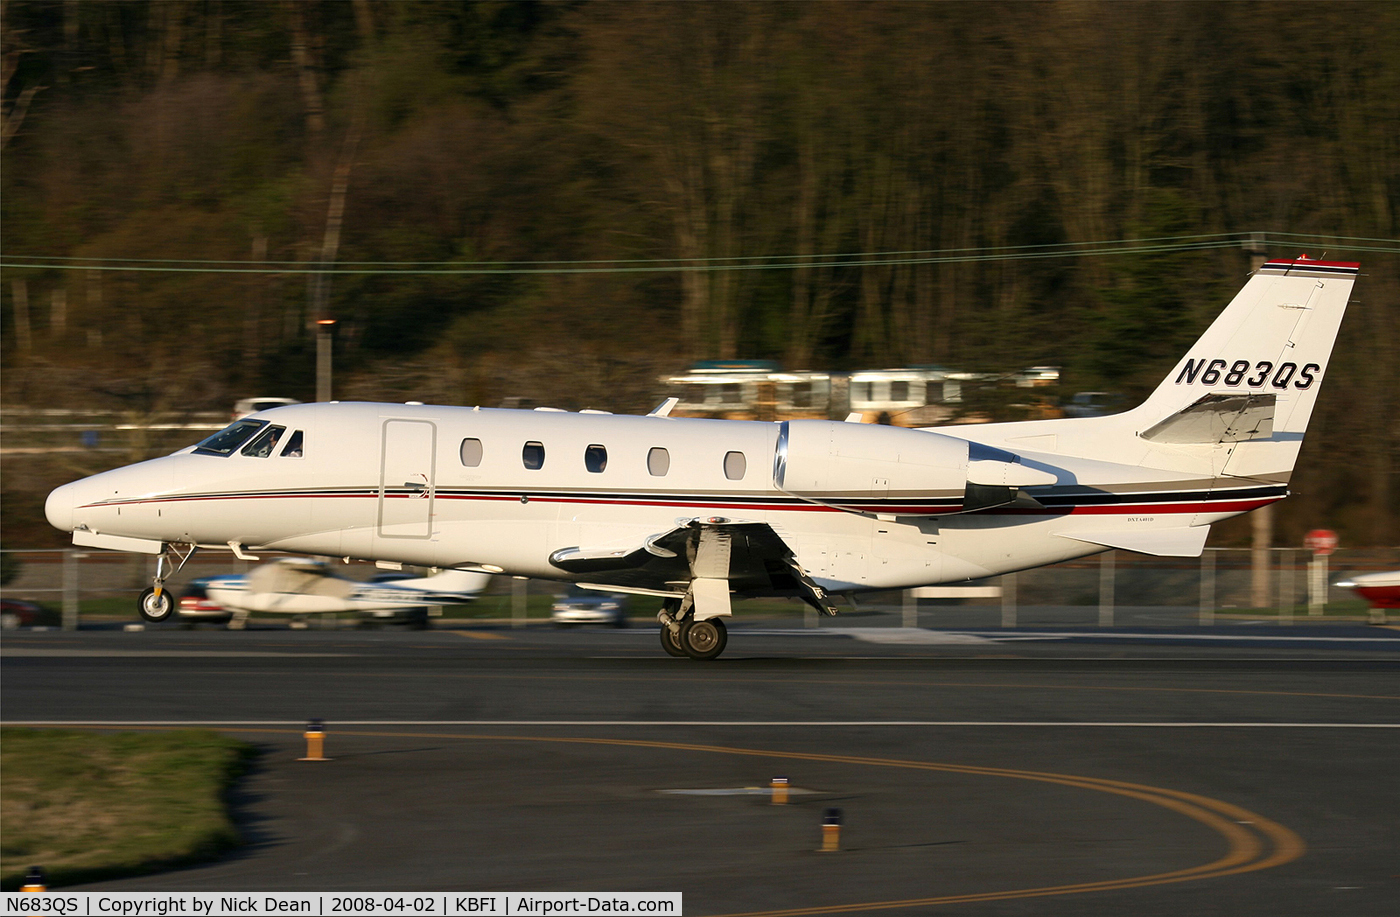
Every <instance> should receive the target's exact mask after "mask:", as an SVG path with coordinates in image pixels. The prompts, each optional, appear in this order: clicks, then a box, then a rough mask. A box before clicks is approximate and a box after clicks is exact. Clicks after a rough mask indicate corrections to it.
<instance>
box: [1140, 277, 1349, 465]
mask: <svg viewBox="0 0 1400 917" xmlns="http://www.w3.org/2000/svg"><path fill="white" fill-rule="evenodd" d="M1358 267H1359V265H1357V264H1354V263H1348V262H1335V261H1311V260H1308V259H1306V258H1299V259H1297V260H1274V261H1269V262H1268V263H1266V264H1265V265H1264V266H1263V267H1262V268H1260V269H1259V271H1258V272H1256V273H1255V274H1254V276H1253V277H1251V278H1250V279H1249V282H1248V283H1246V284H1245V286H1244V289H1242V290H1240V292H1239V294H1238V295H1237V296H1235V298H1234V299H1233V300H1232V301H1231V302H1230V305H1229V306H1227V307H1226V308H1225V311H1223V312H1221V313H1220V316H1219V317H1218V318H1217V319H1216V320H1215V322H1214V323H1212V324H1211V326H1210V327H1209V328H1208V329H1207V330H1206V332H1205V334H1203V335H1201V338H1200V340H1198V341H1197V342H1196V343H1195V345H1194V346H1192V348H1191V349H1190V350H1189V351H1188V352H1187V354H1186V356H1185V357H1183V358H1182V359H1181V361H1180V362H1179V363H1177V365H1176V367H1175V368H1174V369H1173V370H1172V371H1171V373H1170V374H1168V376H1167V377H1166V379H1164V380H1163V381H1162V384H1161V385H1159V386H1158V387H1157V389H1156V391H1154V392H1153V393H1152V395H1151V397H1149V398H1148V399H1147V401H1145V402H1144V403H1143V404H1142V405H1141V406H1139V407H1138V408H1136V409H1135V410H1133V411H1132V412H1131V413H1132V415H1133V417H1134V419H1135V420H1136V421H1137V422H1138V429H1139V430H1140V431H1141V432H1140V434H1139V435H1141V436H1142V437H1143V438H1144V439H1148V440H1151V441H1154V442H1159V443H1177V444H1191V443H1198V444H1200V445H1203V446H1206V445H1213V446H1220V447H1224V448H1227V449H1229V450H1230V454H1229V457H1228V459H1227V460H1226V461H1225V464H1224V472H1223V473H1224V474H1225V475H1226V476H1230V477H1247V478H1255V479H1259V480H1268V481H1273V482H1277V483H1283V482H1286V481H1287V480H1288V476H1289V474H1291V472H1292V470H1293V463H1294V461H1295V460H1296V459H1297V456H1298V449H1299V447H1300V446H1301V445H1302V440H1303V433H1304V431H1305V430H1306V429H1307V426H1308V419H1309V418H1310V417H1311V416H1312V410H1313V405H1314V404H1315V403H1316V401H1317V392H1318V388H1319V387H1320V385H1321V383H1322V379H1323V376H1325V375H1326V373H1327V362H1328V359H1329V358H1330V356H1331V354H1332V345H1333V343H1334V342H1335V341H1336V339H1337V329H1338V328H1339V327H1340V326H1341V322H1342V315H1343V313H1344V312H1345V311H1346V305H1347V299H1348V298H1349V297H1350V295H1351V288H1352V284H1353V283H1354V282H1355V280H1356V274H1357V269H1358Z"/></svg>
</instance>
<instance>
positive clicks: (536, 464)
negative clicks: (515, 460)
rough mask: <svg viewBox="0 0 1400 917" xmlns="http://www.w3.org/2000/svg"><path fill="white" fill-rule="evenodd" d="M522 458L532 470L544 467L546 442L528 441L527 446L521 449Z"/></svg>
mask: <svg viewBox="0 0 1400 917" xmlns="http://www.w3.org/2000/svg"><path fill="white" fill-rule="evenodd" d="M520 460H521V461H522V462H524V463H525V467H526V468H529V469H530V470H532V471H538V470H539V469H541V468H543V467H544V443H536V442H528V443H526V444H525V448H524V449H522V450H521V451H520Z"/></svg>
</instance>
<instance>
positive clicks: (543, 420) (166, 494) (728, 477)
mask: <svg viewBox="0 0 1400 917" xmlns="http://www.w3.org/2000/svg"><path fill="white" fill-rule="evenodd" d="M250 419H252V420H264V421H266V422H267V423H268V424H270V425H277V426H281V427H284V428H285V430H286V433H285V434H284V436H290V434H291V432H292V431H300V432H301V433H302V436H303V439H304V448H303V449H302V450H301V453H302V454H301V455H300V456H284V455H278V454H276V453H275V451H274V453H273V454H270V455H267V456H265V457H257V456H254V455H245V454H242V453H241V452H238V451H235V452H233V453H232V454H229V455H207V454H198V453H196V452H194V451H192V450H191V449H186V450H182V451H181V452H178V453H176V454H174V455H171V456H167V457H165V458H160V459H154V460H152V461H148V462H144V463H141V464H139V465H135V466H130V467H128V468H123V469H117V470H115V471H112V472H108V473H106V474H101V475H96V476H94V477H92V478H88V479H85V480H83V481H78V482H75V483H73V484H70V485H66V486H65V487H62V488H59V489H58V490H56V491H55V492H54V494H53V495H52V496H51V498H50V502H49V507H48V509H49V517H50V520H51V521H52V522H53V524H54V525H56V526H59V527H61V528H70V529H77V530H78V532H79V534H80V535H81V534H82V533H83V532H88V533H100V534H101V535H103V536H122V537H126V538H131V539H148V540H150V541H151V542H154V543H160V542H185V543H193V544H200V545H213V546H224V545H227V544H228V543H230V542H235V543H237V544H238V545H240V546H241V547H244V548H247V549H249V550H254V549H257V548H263V549H269V550H282V551H289V552H297V553H305V554H317V555H325V556H333V557H354V558H366V559H375V560H387V561H399V562H403V563H410V564H421V565H427V566H439V567H454V566H463V565H476V566H486V567H488V568H499V569H500V570H502V571H504V572H506V573H509V574H514V575H520V576H530V577H541V578H552V579H570V580H577V579H578V577H577V576H573V575H571V574H569V573H567V572H565V571H563V570H561V569H560V568H559V567H557V566H555V565H554V564H552V563H551V561H550V555H551V554H552V553H553V552H555V551H557V550H560V549H563V548H569V547H582V548H584V549H589V550H594V549H604V548H607V547H608V546H613V545H615V546H617V547H619V548H627V547H634V546H637V545H640V544H642V543H643V542H644V541H645V539H646V538H648V537H649V536H652V535H655V534H657V533H659V532H665V531H667V530H669V529H671V528H673V527H674V526H676V525H677V523H678V520H682V521H683V520H688V519H693V518H697V517H699V518H701V519H707V518H710V517H721V518H723V519H724V520H727V521H729V522H761V523H766V524H768V525H769V526H771V527H772V529H773V530H774V531H775V532H776V533H777V534H778V535H779V536H780V537H781V538H782V539H783V541H784V542H785V543H786V544H787V545H788V546H789V548H791V550H792V551H793V552H794V554H795V555H796V558H797V560H798V562H799V563H800V564H801V566H802V567H803V568H804V570H806V571H807V573H808V574H809V575H810V576H811V578H812V579H813V580H814V581H816V582H817V583H819V584H821V585H822V586H823V587H824V588H826V589H827V590H828V591H847V590H861V589H885V588H895V587H907V586H914V585H923V584H930V583H939V582H952V581H960V580H966V579H971V578H978V577H984V576H990V575H994V574H999V573H1004V572H1008V571H1012V570H1018V569H1025V568H1029V567H1034V566H1039V565H1042V564H1046V563H1054V562H1057V561H1061V560H1066V559H1070V558H1074V557H1080V556H1084V555H1086V554H1092V553H1095V552H1098V551H1102V550H1104V549H1105V547H1106V546H1108V545H1107V544H1106V543H1105V542H1104V540H1102V539H1100V540H1098V541H1093V540H1090V541H1084V540H1077V539H1076V538H1075V536H1074V533H1075V532H1090V533H1099V532H1102V531H1103V530H1105V529H1107V528H1120V527H1121V528H1127V529H1129V530H1137V531H1141V532H1151V531H1153V530H1170V531H1179V530H1183V529H1185V528H1187V527H1192V526H1202V525H1204V524H1206V523H1209V522H1212V521H1215V520H1217V519H1220V518H1224V517H1226V516H1230V515H1234V514H1237V513H1239V512H1243V511H1246V510H1248V509H1252V508H1254V507H1255V506H1258V505H1261V504H1262V503H1265V502H1269V501H1271V500H1273V499H1277V498H1279V497H1281V496H1282V495H1283V489H1282V487H1281V486H1278V487H1266V488H1261V487H1259V486H1257V482H1246V483H1247V484H1250V485H1251V486H1249V487H1246V488H1241V487H1240V485H1239V483H1235V484H1232V485H1230V487H1229V489H1228V490H1227V491H1221V490H1219V489H1216V490H1215V491H1214V492H1213V491H1212V482H1213V480H1214V471H1213V470H1212V469H1211V468H1210V463H1209V462H1208V461H1206V462H1204V463H1202V461H1200V460H1196V459H1193V460H1191V461H1190V462H1184V464H1185V465H1186V466H1189V467H1182V468H1178V469H1176V470H1168V471H1163V470H1162V469H1161V468H1151V467H1143V466H1142V465H1141V464H1137V462H1140V461H1141V460H1142V459H1143V458H1145V457H1146V456H1147V451H1146V450H1144V451H1143V454H1142V455H1138V456H1135V457H1134V463H1133V464H1123V463H1108V462H1099V461H1094V460H1090V459H1084V458H1075V457H1071V456H1065V455H1056V454H1050V453H1046V454H1038V453H1031V452H1027V451H1024V450H1022V451H1020V452H1019V456H1020V462H1021V466H1022V467H1028V468H1033V469H1038V470H1039V472H1040V474H1041V475H1042V476H1043V477H1044V478H1045V479H1047V480H1051V479H1053V480H1054V481H1056V483H1054V484H1049V485H1042V486H1038V487H1029V488H1025V489H1024V490H1023V491H1022V492H1023V494H1024V495H1028V496H1033V497H1036V498H1037V500H1039V501H1040V502H1041V504H1043V505H1041V506H1039V507H1037V505H1036V503H1034V502H1029V503H1028V502H1026V501H1022V502H1021V504H1016V505H1010V506H1003V507H1000V508H994V509H988V510H983V511H980V512H970V513H961V512H960V508H961V507H960V505H959V504H960V503H961V501H962V493H961V488H960V486H953V485H955V484H958V485H960V482H961V481H963V480H965V479H966V477H967V474H968V472H967V464H968V463H967V460H966V458H964V460H963V464H962V466H961V467H958V466H957V465H956V462H954V463H953V465H951V466H949V467H933V466H917V465H916V466H913V467H912V470H911V466H910V465H909V460H910V459H909V457H908V454H907V453H908V449H909V447H910V445H911V444H912V445H913V446H924V445H926V444H927V443H930V442H932V441H933V440H932V439H931V438H934V437H937V438H938V439H939V440H941V441H942V440H947V441H951V442H952V443H953V444H954V445H957V446H960V447H962V448H963V449H964V451H965V450H966V446H965V443H966V442H970V441H971V439H972V436H973V435H980V436H981V437H982V438H986V439H991V440H995V438H996V437H998V436H1002V435H1003V434H1004V433H1005V432H1006V430H1007V429H1008V427H1009V428H1014V427H1015V425H1007V426H1006V427H1002V426H997V425H987V426H982V427H955V428H945V429H943V430H942V431H939V432H937V433H935V432H931V431H918V430H901V429H897V428H884V427H868V426H862V425H854V424H850V425H846V424H837V425H834V426H835V427H838V428H854V429H853V431H852V432H851V434H850V435H851V436H856V437H865V436H868V437H871V438H872V439H871V442H875V440H874V439H873V437H876V436H880V437H884V439H883V440H881V441H880V445H881V446H882V448H883V447H884V445H885V443H886V442H888V443H889V444H892V445H890V446H889V447H888V448H889V449H892V450H896V451H897V450H898V449H899V448H900V447H901V446H902V447H904V449H905V453H901V454H881V455H875V456H870V455H864V456H862V455H859V454H854V455H838V456H835V458H834V459H833V461H832V464H833V465H837V464H839V466H840V468H841V469H842V473H843V476H844V478H846V479H849V478H850V477H851V475H850V468H851V467H852V463H856V465H858V466H859V463H862V462H863V463H866V464H867V465H868V466H869V467H868V474H865V477H864V480H867V481H869V482H870V483H869V485H868V486H866V487H865V488H864V489H859V490H852V489H851V488H850V487H849V486H846V485H848V484H849V481H848V480H847V482H846V485H843V486H844V487H845V490H844V496H840V497H839V498H835V497H832V496H831V495H830V494H825V493H822V494H817V496H816V497H813V496H811V495H810V494H805V495H794V494H793V493H791V492H784V490H781V489H779V487H778V486H777V485H776V484H775V464H776V462H775V459H776V458H777V457H778V455H779V449H780V436H781V434H782V433H783V432H784V429H785V426H784V425H781V424H777V423H759V422H748V421H721V420H702V419H687V418H669V417H651V416H646V417H638V416H628V415H605V414H596V413H583V414H575V413H565V412H555V411H514V410H489V409H488V410H482V409H475V408H460V407H444V406H423V405H396V404H374V403H344V404H307V405H293V406H290V407H284V408H277V409H275V410H271V411H266V412H263V413H260V414H257V415H253V417H252V418H250ZM1114 420H1116V418H1094V419H1091V420H1080V421H1066V422H1061V423H1071V424H1074V425H1076V426H1077V427H1079V428H1086V425H1089V424H1092V423H1095V422H1100V423H1102V422H1105V421H1114ZM1050 426H1051V427H1052V428H1053V427H1054V426H1055V422H1051V424H1050ZM822 429H823V428H817V431H816V432H818V433H820V432H821V430H822ZM836 432H844V431H843V430H837V431H836ZM947 434H964V435H966V437H967V438H966V439H961V438H958V437H957V436H955V435H953V436H949V435H947ZM808 438H809V439H810V438H811V437H810V436H809V437H808ZM464 441H475V443H468V444H467V445H466V446H464V445H463V444H464ZM476 443H479V445H477V444H476ZM599 447H601V449H603V450H605V451H606V457H605V459H602V460H601V461H600V459H601V453H600V452H599ZM541 449H542V450H543V461H542V463H541V462H538V461H537V457H538V455H539V452H540V450H541ZM833 449H834V450H835V447H833ZM590 450H592V451H591V452H590ZM655 450H665V453H664V457H659V453H657V452H656V451H655ZM836 451H839V450H836ZM846 451H847V452H849V451H851V450H849V449H847V450H846ZM734 454H738V455H739V456H742V458H741V459H739V458H735V457H734ZM901 455H904V457H905V460H904V461H903V462H901ZM790 458H795V457H790ZM973 458H974V459H976V458H977V455H976V454H975V449H974V455H973ZM1012 458H1014V456H1013V457H1012ZM467 462H471V463H474V464H467ZM528 464H539V467H537V468H532V467H527V465H528ZM1161 464H1167V462H1166V461H1165V457H1164V461H1163V462H1162V463H1161ZM1178 464H1181V462H1179V463H1178ZM860 467H864V466H860ZM1012 467H1013V468H1014V467H1017V466H1012ZM590 468H594V469H597V470H590ZM888 469H893V471H894V477H893V478H892V476H891V474H890V472H889V471H888ZM658 472H662V473H658ZM901 474H903V475H904V476H905V478H906V479H907V480H905V482H904V485H903V486H904V489H902V490H891V489H889V488H890V485H889V484H888V483H885V484H884V489H882V486H881V485H882V482H888V481H889V480H892V479H893V480H895V482H896V483H895V484H894V485H893V486H894V487H895V488H899V487H901V484H900V483H899V477H898V475H901ZM920 475H926V476H927V478H928V480H929V483H930V486H929V487H927V488H925V489H924V490H922V491H915V490H911V489H909V486H908V482H909V480H916V479H918V478H919V477H920ZM855 477H856V478H860V477H861V473H860V472H859V471H858V472H857V473H856V474H855ZM836 503H840V504H841V506H840V507H838V506H836V505H833V504H836ZM1204 531H1205V530H1204V529H1201V533H1202V534H1201V537H1202V538H1204ZM88 543H93V542H88ZM135 549H137V550H139V548H135ZM152 553H154V551H152Z"/></svg>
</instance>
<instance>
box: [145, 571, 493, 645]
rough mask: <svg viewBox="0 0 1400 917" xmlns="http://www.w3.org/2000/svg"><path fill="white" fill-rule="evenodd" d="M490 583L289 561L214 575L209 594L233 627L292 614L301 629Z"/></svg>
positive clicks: (469, 576)
mask: <svg viewBox="0 0 1400 917" xmlns="http://www.w3.org/2000/svg"><path fill="white" fill-rule="evenodd" d="M490 581H491V575H490V574H489V573H475V572H469V571H463V570H443V571H442V572H440V573H437V574H435V575H432V576H423V577H407V578H404V579H399V580H395V581H393V582H375V581H371V582H367V583H364V582H359V581H357V580H353V579H350V578H349V577H346V576H338V575H336V573H335V570H334V569H333V568H332V567H331V565H330V564H328V563H326V562H325V561H323V560H316V559H314V558H309V557H283V558H279V559H278V560H274V561H272V562H271V563H267V564H263V565H261V566H259V567H254V568H253V569H252V570H251V571H249V572H248V573H246V574H244V573H235V574H229V575H227V576H216V577H212V578H211V579H209V580H208V582H207V583H206V584H205V587H204V591H205V594H206V595H207V596H208V597H209V600H210V601H211V602H214V603H216V604H218V605H220V606H222V607H223V608H227V609H229V610H230V611H231V612H233V618H232V619H231V620H230V621H229V627H230V628H232V629H234V630H242V629H243V627H244V626H245V625H246V624H247V621H248V616H249V615H251V614H252V613H253V612H258V613H261V614H275V615H292V616H293V623H294V625H296V624H302V623H303V622H304V619H305V618H306V617H307V616H308V615H324V614H329V615H336V614H353V615H360V616H363V617H367V618H375V617H385V616H391V615H395V614H406V613H410V612H412V611H415V610H417V609H421V608H424V607H425V606H428V605H459V604H463V603H466V602H470V601H472V600H474V599H475V598H476V597H477V596H478V595H479V594H480V593H481V591H482V590H483V589H485V588H486V586H487V584H489V583H490ZM152 594H154V589H152ZM139 610H140V612H141V617H143V618H145V619H146V620H147V621H153V622H159V621H164V620H166V619H167V618H169V617H170V616H171V614H172V608H171V606H170V604H169V603H168V602H163V601H150V600H147V601H143V602H141V603H140V606H139Z"/></svg>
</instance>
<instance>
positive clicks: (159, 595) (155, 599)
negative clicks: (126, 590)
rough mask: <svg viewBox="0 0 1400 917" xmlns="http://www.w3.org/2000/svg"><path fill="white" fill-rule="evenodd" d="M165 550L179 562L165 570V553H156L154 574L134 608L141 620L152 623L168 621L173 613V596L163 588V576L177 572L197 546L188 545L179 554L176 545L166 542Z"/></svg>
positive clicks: (191, 555)
mask: <svg viewBox="0 0 1400 917" xmlns="http://www.w3.org/2000/svg"><path fill="white" fill-rule="evenodd" d="M165 550H166V552H169V553H170V554H171V555H172V556H173V557H174V558H175V560H177V561H179V563H177V564H176V565H175V569H174V570H170V571H167V570H166V569H165V568H166V561H165V553H161V554H160V555H158V556H157V557H156V575H155V576H154V577H153V583H152V585H151V587H150V588H149V589H147V590H146V591H145V592H143V593H141V597H140V598H139V599H137V600H136V610H137V611H139V612H140V613H141V619H142V620H143V621H149V622H151V623H152V624H159V623H160V622H162V621H168V620H170V618H171V617H172V616H173V615H174V614H175V596H174V595H173V594H171V592H170V590H168V589H166V588H165V578H166V577H167V576H169V575H170V574H171V573H179V572H180V570H181V568H183V567H184V566H185V562H186V561H188V560H189V559H190V558H191V557H193V556H194V554H195V552H196V551H198V550H199V548H197V547H195V546H194V545H190V546H189V548H188V550H186V551H185V552H184V553H183V554H181V553H180V548H179V547H178V546H176V545H173V544H167V545H166V546H165Z"/></svg>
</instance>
